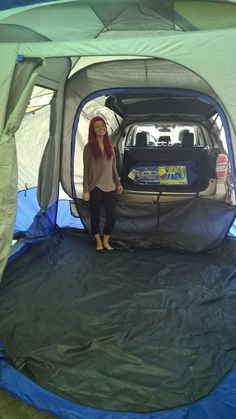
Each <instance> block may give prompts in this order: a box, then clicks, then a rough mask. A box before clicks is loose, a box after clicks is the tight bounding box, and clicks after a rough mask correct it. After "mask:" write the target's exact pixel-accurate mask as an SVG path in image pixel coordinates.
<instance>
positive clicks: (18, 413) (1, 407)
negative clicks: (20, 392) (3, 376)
mask: <svg viewBox="0 0 236 419" xmlns="http://www.w3.org/2000/svg"><path fill="white" fill-rule="evenodd" d="M50 418H54V416H50V415H47V414H44V413H42V412H39V411H38V410H36V409H33V408H32V407H30V406H28V405H26V404H25V403H22V402H20V401H19V400H17V399H15V398H14V397H12V396H10V395H9V394H8V393H6V392H5V391H2V390H0V419H50Z"/></svg>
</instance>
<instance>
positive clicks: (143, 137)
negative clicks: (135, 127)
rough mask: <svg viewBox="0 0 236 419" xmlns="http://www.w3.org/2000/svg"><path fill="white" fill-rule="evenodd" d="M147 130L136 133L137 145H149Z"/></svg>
mask: <svg viewBox="0 0 236 419" xmlns="http://www.w3.org/2000/svg"><path fill="white" fill-rule="evenodd" d="M147 134H148V133H147V132H145V131H141V132H137V134H136V146H137V147H147V142H148V141H147Z"/></svg>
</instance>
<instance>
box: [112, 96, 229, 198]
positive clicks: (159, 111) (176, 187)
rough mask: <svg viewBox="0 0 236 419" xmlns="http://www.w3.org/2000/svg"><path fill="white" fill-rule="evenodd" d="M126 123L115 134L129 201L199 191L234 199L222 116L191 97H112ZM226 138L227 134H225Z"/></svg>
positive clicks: (123, 181)
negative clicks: (221, 123) (224, 141)
mask: <svg viewBox="0 0 236 419" xmlns="http://www.w3.org/2000/svg"><path fill="white" fill-rule="evenodd" d="M106 106H107V107H109V108H110V109H112V110H113V112H115V113H116V114H118V115H119V116H120V117H121V118H122V121H121V122H120V124H119V128H118V129H117V130H116V131H115V132H114V133H113V135H112V138H113V143H114V146H115V152H116V157H117V164H118V168H119V171H120V174H121V181H122V185H123V187H124V192H123V194H122V196H121V198H120V199H122V200H123V201H125V202H155V201H157V200H158V201H162V202H166V201H176V200H179V199H183V198H185V199H186V198H187V197H192V196H194V195H196V194H200V195H201V196H204V197H208V198H211V199H216V200H220V201H224V202H229V203H234V193H233V188H232V182H231V176H230V165H229V161H228V156H227V151H226V145H224V144H223V141H222V138H223V137H222V135H221V134H222V129H220V128H222V127H221V126H219V123H220V121H221V120H220V116H219V115H218V113H217V112H216V109H215V107H214V106H213V105H212V104H209V103H207V102H206V101H205V100H202V99H200V98H196V97H186V96H183V97H181V96H178V97H176V96H166V95H165V96H161V95H159V96H151V95H148V96H147V95H142V96H137V95H136V96H130V95H116V96H110V97H109V98H108V99H107V100H106ZM221 137H222V138H221Z"/></svg>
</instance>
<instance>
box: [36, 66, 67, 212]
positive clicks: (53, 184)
mask: <svg viewBox="0 0 236 419" xmlns="http://www.w3.org/2000/svg"><path fill="white" fill-rule="evenodd" d="M53 64H54V65H53V68H54V67H55V63H53ZM59 64H60V66H57V69H58V67H59V69H60V72H59V74H58V81H57V85H56V86H54V87H56V92H55V95H54V99H53V101H52V104H51V122H50V133H49V140H48V143H47V146H46V149H45V152H44V155H43V158H42V162H41V166H40V170H39V184H38V200H39V204H40V206H41V208H42V210H43V211H45V210H47V209H48V208H49V207H50V206H51V205H53V204H54V203H55V202H56V201H57V199H58V188H59V171H60V160H61V147H60V145H61V131H62V120H63V104H64V86H65V82H66V80H67V77H68V75H69V72H70V69H71V62H70V60H69V59H61V60H60V63H59ZM46 76H47V77H46ZM45 80H48V73H46V75H45V76H44V79H43V80H41V81H40V80H38V83H40V84H41V85H42V83H44V81H45ZM47 87H52V85H49V83H47Z"/></svg>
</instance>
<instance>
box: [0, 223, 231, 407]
mask: <svg viewBox="0 0 236 419" xmlns="http://www.w3.org/2000/svg"><path fill="white" fill-rule="evenodd" d="M235 250H236V242H235V240H234V239H226V240H225V241H224V243H223V244H222V246H221V247H220V248H219V249H218V250H214V251H211V252H208V253H205V254H201V255H188V256H187V257H186V255H183V254H175V253H171V252H167V251H163V250H158V249H153V250H137V251H131V250H130V251H127V250H121V249H117V250H115V251H114V252H102V253H98V252H96V251H95V250H94V246H93V245H92V244H91V241H90V239H89V238H88V237H87V235H86V233H78V232H75V231H73V230H70V231H68V230H67V231H66V230H64V231H63V230H61V231H59V232H56V233H54V234H52V235H51V238H50V239H49V240H47V241H42V242H40V243H38V244H36V245H32V246H31V247H30V248H29V250H28V251H27V252H26V253H25V254H24V255H22V256H20V257H19V258H18V259H16V260H15V262H14V263H12V264H11V265H9V266H8V268H7V269H6V271H5V275H4V278H3V282H2V284H1V293H0V336H1V338H2V340H3V342H4V347H5V350H6V356H7V361H8V363H10V364H12V365H13V366H14V367H15V368H16V369H17V370H18V371H20V372H22V373H23V374H24V375H26V376H27V377H29V378H30V379H32V380H33V381H34V382H35V383H37V384H39V385H40V386H42V387H44V388H46V389H47V390H50V391H51V392H53V393H56V394H58V395H60V396H63V397H64V398H66V399H69V400H72V401H74V402H77V403H80V404H83V405H87V406H90V407H95V408H99V409H109V410H116V411H133V412H147V411H158V410H164V409H170V408H174V407H176V406H180V405H185V404H190V403H192V402H194V401H196V400H198V399H199V398H201V397H203V396H206V395H207V394H208V393H209V392H210V391H211V390H212V389H213V388H214V387H215V386H216V385H217V384H218V383H219V382H220V381H221V379H222V378H223V377H224V376H225V375H226V374H227V373H228V372H229V371H230V370H231V368H232V367H233V365H234V363H235V360H236V333H235V329H236V326H235V325H236V310H235V306H236V269H235V262H236V251H235Z"/></svg>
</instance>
